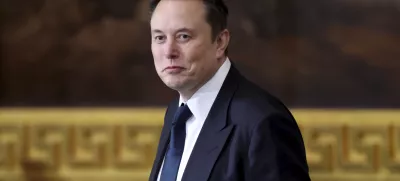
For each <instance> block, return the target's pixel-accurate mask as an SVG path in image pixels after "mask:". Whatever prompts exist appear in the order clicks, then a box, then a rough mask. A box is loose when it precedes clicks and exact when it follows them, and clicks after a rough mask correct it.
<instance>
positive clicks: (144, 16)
mask: <svg viewBox="0 0 400 181" xmlns="http://www.w3.org/2000/svg"><path fill="white" fill-rule="evenodd" d="M227 4H228V6H229V7H230V14H231V16H230V19H229V21H230V22H229V23H230V29H231V32H232V41H231V45H230V47H229V49H230V54H229V56H230V58H231V60H232V61H234V62H235V64H236V65H237V67H238V68H239V69H240V70H242V72H243V74H245V75H246V76H247V77H248V78H250V79H251V80H253V81H255V82H256V83H257V84H259V85H261V86H262V87H264V88H265V89H267V90H269V91H270V92H271V93H273V94H275V95H276V96H278V97H279V98H281V99H282V100H283V101H284V102H285V103H286V104H287V105H288V106H290V107H312V108H320V107H324V108H331V107H344V108H347V107H373V108H384V107H385V108H393V107H397V108H400V94H399V92H400V51H399V47H400V21H399V17H400V3H399V1H397V0H384V1H382V0H369V1H361V0H324V1H321V0H247V1H243V0H227ZM148 18H149V17H148V12H147V0H137V1H132V0H0V21H1V41H0V43H1V46H0V56H1V59H0V105H1V106H33V107H35V106H165V105H166V104H167V103H168V102H169V101H170V100H171V99H172V98H173V97H174V96H176V95H177V94H176V93H175V92H174V91H171V90H169V89H168V88H167V87H165V86H164V84H163V83H162V82H161V80H160V79H159V78H158V76H157V74H156V72H155V70H154V66H153V60H152V55H151V51H150V33H149V24H148V22H147V21H148Z"/></svg>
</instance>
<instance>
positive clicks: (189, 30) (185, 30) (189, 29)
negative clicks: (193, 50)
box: [152, 28, 193, 33]
mask: <svg viewBox="0 0 400 181" xmlns="http://www.w3.org/2000/svg"><path fill="white" fill-rule="evenodd" d="M152 32H153V33H163V31H161V30H159V29H154V30H152ZM176 32H193V29H191V28H179V29H178V30H176Z"/></svg>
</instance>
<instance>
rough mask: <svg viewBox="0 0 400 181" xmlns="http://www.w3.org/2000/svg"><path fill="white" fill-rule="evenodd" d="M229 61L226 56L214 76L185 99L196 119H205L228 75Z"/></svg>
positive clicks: (180, 99)
mask: <svg viewBox="0 0 400 181" xmlns="http://www.w3.org/2000/svg"><path fill="white" fill-rule="evenodd" d="M230 67H231V62H230V60H229V58H226V60H225V62H224V63H223V64H222V65H221V67H220V68H219V69H218V71H217V72H216V73H215V74H214V76H213V77H212V78H211V79H210V80H208V81H207V82H206V83H205V84H204V85H203V86H202V87H201V88H200V89H199V90H197V91H196V92H195V93H194V94H193V96H192V97H191V98H190V99H189V100H188V101H187V105H188V106H189V109H190V111H192V113H193V116H194V117H195V118H196V119H206V118H207V116H208V112H209V111H210V109H211V106H212V105H213V103H214V100H215V98H216V97H217V95H218V92H219V90H220V89H221V87H222V84H223V82H224V80H225V78H226V76H227V75H228V72H229V69H230ZM182 103H184V102H183V99H182V97H180V98H179V105H178V106H180V105H181V104H182Z"/></svg>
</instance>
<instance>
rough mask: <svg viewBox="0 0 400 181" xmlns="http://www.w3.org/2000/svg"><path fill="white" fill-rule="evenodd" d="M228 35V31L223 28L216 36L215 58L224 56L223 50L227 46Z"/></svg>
mask: <svg viewBox="0 0 400 181" xmlns="http://www.w3.org/2000/svg"><path fill="white" fill-rule="evenodd" d="M230 36H231V35H230V32H229V31H228V30H227V29H225V30H223V31H222V32H221V33H220V34H219V36H218V37H217V39H216V43H217V52H216V53H217V54H216V55H217V58H222V57H224V56H225V50H226V49H227V48H228V45H229V40H230Z"/></svg>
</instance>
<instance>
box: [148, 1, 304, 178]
mask: <svg viewBox="0 0 400 181" xmlns="http://www.w3.org/2000/svg"><path fill="white" fill-rule="evenodd" d="M151 7H152V8H151V12H152V15H151V20H150V26H151V37H152V46H151V48H152V53H153V57H154V63H155V68H156V71H157V73H158V75H159V76H160V78H161V80H162V81H163V82H164V83H165V84H166V85H167V86H168V87H170V88H171V89H173V90H176V91H177V92H179V95H180V96H179V98H177V99H176V100H175V101H173V102H172V103H171V104H170V105H169V106H168V108H167V111H166V115H165V120H164V127H163V129H162V133H161V138H160V142H159V147H158V151H157V155H156V158H155V161H154V165H153V168H152V171H151V175H150V179H149V180H150V181H308V180H310V178H309V174H308V166H307V162H306V155H305V149H304V143H303V140H302V136H301V133H300V131H299V128H298V126H297V124H296V122H295V120H294V118H293V117H292V116H291V114H290V112H289V111H288V110H287V108H286V107H285V106H284V105H283V104H282V103H281V102H280V101H279V100H278V99H276V98H275V97H273V96H272V95H270V94H268V93H267V92H265V91H263V90H262V89H260V88H259V87H258V86H256V85H254V84H253V83H251V82H249V81H248V80H246V79H245V78H244V77H243V76H241V75H240V73H239V72H238V70H237V69H236V68H235V67H234V65H233V63H232V62H231V61H230V60H229V58H228V57H227V55H226V50H227V46H228V44H229V39H230V34H229V31H228V30H227V28H226V27H227V23H226V22H227V14H228V10H227V8H226V6H225V5H224V4H223V2H222V0H161V1H160V0H155V1H152V2H151Z"/></svg>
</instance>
